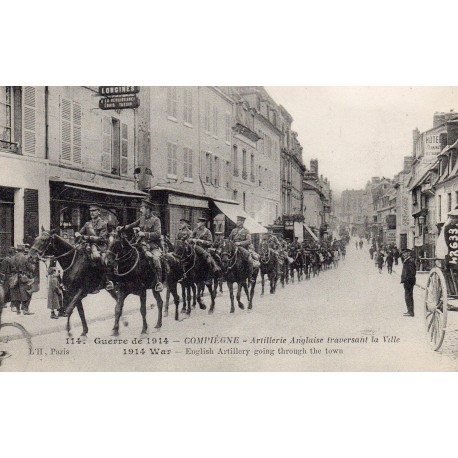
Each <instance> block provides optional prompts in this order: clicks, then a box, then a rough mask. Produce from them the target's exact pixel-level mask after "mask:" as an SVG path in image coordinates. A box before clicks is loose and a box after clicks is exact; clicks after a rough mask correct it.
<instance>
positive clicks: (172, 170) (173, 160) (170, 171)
mask: <svg viewBox="0 0 458 458" xmlns="http://www.w3.org/2000/svg"><path fill="white" fill-rule="evenodd" d="M167 176H168V177H170V178H176V177H177V144H176V143H172V142H167Z"/></svg>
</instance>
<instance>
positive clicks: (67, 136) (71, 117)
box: [60, 98, 112, 172]
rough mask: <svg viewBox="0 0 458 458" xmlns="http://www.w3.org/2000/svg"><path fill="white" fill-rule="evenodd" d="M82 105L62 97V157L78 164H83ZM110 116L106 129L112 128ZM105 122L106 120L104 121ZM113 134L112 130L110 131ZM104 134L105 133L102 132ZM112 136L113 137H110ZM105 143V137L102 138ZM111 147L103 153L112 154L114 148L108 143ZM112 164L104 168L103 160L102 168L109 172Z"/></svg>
mask: <svg viewBox="0 0 458 458" xmlns="http://www.w3.org/2000/svg"><path fill="white" fill-rule="evenodd" d="M81 114H82V113H81V105H80V104H79V103H76V102H73V101H72V100H68V99H65V98H61V101H60V145H61V149H60V158H61V159H62V160H63V161H67V162H74V163H76V164H81ZM105 118H108V119H107V120H106V121H105V122H107V123H108V127H105V129H110V130H111V118H110V117H107V116H105V117H104V119H105ZM102 122H104V121H102ZM110 134H111V132H110ZM102 135H103V133H102ZM110 138H111V137H110ZM102 145H103V139H102ZM108 147H109V148H107V149H106V152H105V151H102V158H103V154H104V153H105V154H107V155H109V156H111V153H112V148H111V144H110V145H108ZM110 165H111V157H110V164H109V165H108V166H107V167H106V168H104V167H103V161H102V170H104V171H106V172H109V171H110Z"/></svg>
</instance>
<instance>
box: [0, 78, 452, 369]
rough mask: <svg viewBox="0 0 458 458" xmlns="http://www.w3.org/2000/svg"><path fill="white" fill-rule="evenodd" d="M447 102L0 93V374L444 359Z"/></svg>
mask: <svg viewBox="0 0 458 458" xmlns="http://www.w3.org/2000/svg"><path fill="white" fill-rule="evenodd" d="M457 96H458V91H457V89H456V88H454V87H427V88H426V87H266V86H183V87H176V86H1V87H0V320H1V321H0V371H5V372H9V371H39V372H42V371H137V372H138V371H456V370H457V369H458V359H457V358H458V313H455V311H457V310H458V269H457V267H456V266H457V264H458V111H454V110H456V109H458V106H456V100H458V98H457Z"/></svg>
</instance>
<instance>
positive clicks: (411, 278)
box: [401, 250, 417, 316]
mask: <svg viewBox="0 0 458 458" xmlns="http://www.w3.org/2000/svg"><path fill="white" fill-rule="evenodd" d="M401 259H402V261H403V263H404V265H403V266H402V274H401V283H403V284H404V297H405V301H406V306H407V312H406V313H404V316H414V302H413V288H414V286H415V283H416V275H417V269H416V268H415V261H414V260H413V258H412V251H411V250H403V251H402V253H401Z"/></svg>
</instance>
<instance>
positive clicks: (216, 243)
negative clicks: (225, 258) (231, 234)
mask: <svg viewBox="0 0 458 458" xmlns="http://www.w3.org/2000/svg"><path fill="white" fill-rule="evenodd" d="M223 242H224V232H221V231H216V232H215V240H213V248H214V249H216V251H218V248H220V247H221V245H222V243H223Z"/></svg>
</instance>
